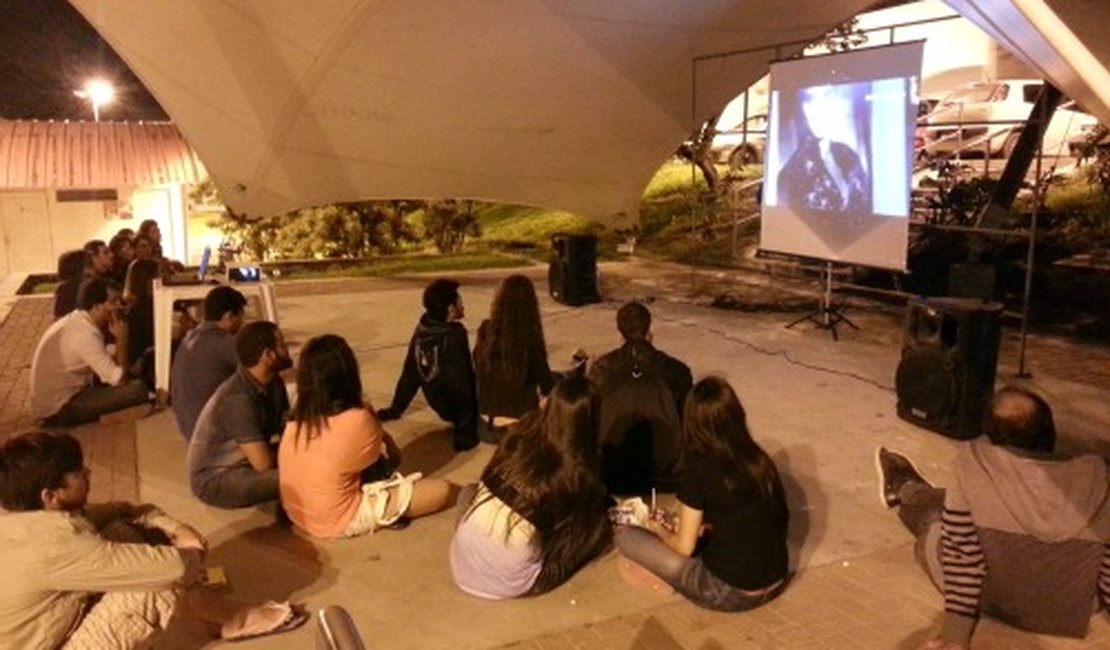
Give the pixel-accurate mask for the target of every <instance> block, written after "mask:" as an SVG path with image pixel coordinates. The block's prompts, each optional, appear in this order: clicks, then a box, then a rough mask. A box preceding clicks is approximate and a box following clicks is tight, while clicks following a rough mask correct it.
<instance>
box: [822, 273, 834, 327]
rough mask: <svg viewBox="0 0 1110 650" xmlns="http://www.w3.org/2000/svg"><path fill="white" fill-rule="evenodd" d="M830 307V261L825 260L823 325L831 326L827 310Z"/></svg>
mask: <svg viewBox="0 0 1110 650" xmlns="http://www.w3.org/2000/svg"><path fill="white" fill-rule="evenodd" d="M831 309H832V262H831V261H826V262H825V304H824V305H823V306H822V309H821V315H822V316H823V317H824V319H825V327H831V326H832V323H831V321H832V318H831V317H830V316H829V311H830V310H831Z"/></svg>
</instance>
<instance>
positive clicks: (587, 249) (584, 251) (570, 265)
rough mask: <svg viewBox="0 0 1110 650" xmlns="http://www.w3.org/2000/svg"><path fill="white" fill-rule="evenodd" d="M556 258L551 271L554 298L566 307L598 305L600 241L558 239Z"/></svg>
mask: <svg viewBox="0 0 1110 650" xmlns="http://www.w3.org/2000/svg"><path fill="white" fill-rule="evenodd" d="M551 250H552V258H551V265H550V266H549V267H548V269H547V287H548V290H549V291H550V292H551V297H552V298H554V299H555V300H558V301H559V302H561V303H563V304H566V305H585V304H587V303H591V302H598V301H599V300H601V296H600V295H598V291H597V237H594V236H593V235H555V236H553V237H552V238H551Z"/></svg>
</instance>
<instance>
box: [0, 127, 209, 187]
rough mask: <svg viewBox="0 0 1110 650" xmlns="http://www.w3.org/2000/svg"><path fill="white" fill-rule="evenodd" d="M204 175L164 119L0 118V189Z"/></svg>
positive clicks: (142, 182)
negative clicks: (83, 120)
mask: <svg viewBox="0 0 1110 650" xmlns="http://www.w3.org/2000/svg"><path fill="white" fill-rule="evenodd" d="M206 176H207V172H206V171H205V169H204V166H203V165H202V164H201V162H200V159H198V158H197V155H196V153H195V152H194V151H193V149H192V148H191V147H190V146H189V145H188V143H186V142H185V139H184V138H183V137H182V136H181V132H180V131H178V130H177V127H175V126H174V125H173V124H171V123H169V122H134V123H133V122H69V121H66V122H53V121H51V122H38V121H11V120H0V189H34V188H50V189H68V188H112V187H140V186H146V185H158V184H163V183H196V182H199V181H200V180H202V179H203V178H205V177H206Z"/></svg>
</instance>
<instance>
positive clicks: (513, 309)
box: [475, 274, 547, 381]
mask: <svg viewBox="0 0 1110 650" xmlns="http://www.w3.org/2000/svg"><path fill="white" fill-rule="evenodd" d="M475 352H476V353H477V355H478V356H479V359H478V361H479V363H481V364H482V365H483V366H485V367H486V368H497V369H498V372H501V373H504V374H505V375H506V376H508V377H510V378H512V379H519V380H521V381H524V380H526V379H527V377H528V374H529V370H530V369H531V368H532V367H533V365H534V364H535V359H536V358H537V356H538V357H542V358H544V359H546V358H547V345H546V344H545V342H544V339H543V323H542V321H541V320H540V305H539V302H538V301H537V300H536V288H535V287H534V286H533V285H532V281H531V280H529V279H528V278H526V277H525V276H523V275H519V274H514V275H510V276H509V277H507V278H505V279H504V280H502V281H501V284H500V285H499V286H498V287H497V293H496V294H495V295H494V297H493V305H492V306H491V307H490V319H489V338H488V345H483V346H481V347H479V348H478V349H477V350H475Z"/></svg>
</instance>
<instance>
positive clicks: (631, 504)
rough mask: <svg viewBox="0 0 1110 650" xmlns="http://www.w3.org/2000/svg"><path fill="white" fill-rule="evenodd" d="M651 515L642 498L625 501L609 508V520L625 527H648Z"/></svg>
mask: <svg viewBox="0 0 1110 650" xmlns="http://www.w3.org/2000/svg"><path fill="white" fill-rule="evenodd" d="M650 515H651V512H650V510H649V509H648V505H647V504H646V503H644V500H643V499H641V498H640V497H632V498H630V499H624V500H623V501H620V502H619V503H617V505H615V506H613V507H612V508H609V520H610V521H612V522H613V523H614V524H618V525H623V526H630V525H631V526H646V525H647V521H648V517H649V516H650Z"/></svg>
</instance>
